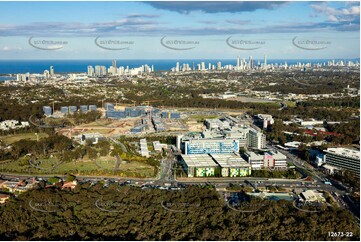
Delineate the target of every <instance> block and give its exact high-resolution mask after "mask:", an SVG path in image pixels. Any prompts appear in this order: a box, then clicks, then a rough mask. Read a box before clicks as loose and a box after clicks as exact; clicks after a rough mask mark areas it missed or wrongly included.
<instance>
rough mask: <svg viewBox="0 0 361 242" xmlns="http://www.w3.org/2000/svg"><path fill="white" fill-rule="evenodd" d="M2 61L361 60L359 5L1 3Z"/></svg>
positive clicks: (302, 3)
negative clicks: (240, 58)
mask: <svg viewBox="0 0 361 242" xmlns="http://www.w3.org/2000/svg"><path fill="white" fill-rule="evenodd" d="M0 9H1V10H0V11H1V21H0V59H1V60H8V59H189V58H193V59H194V58H197V59H231V58H235V57H236V56H241V57H244V58H248V57H249V56H253V57H254V58H263V56H264V55H267V57H268V58H269V59H332V58H336V59H337V58H343V59H350V58H360V5H359V2H358V1H353V2H352V1H351V2H350V1H348V2H344V1H340V2H328V1H323V2H314V1H313V2H306V1H305V2H304V1H297V2H281V1H268V2H263V1H243V2H214V1H213V2H167V1H162V2H150V1H148V2H140V1H138V2H0Z"/></svg>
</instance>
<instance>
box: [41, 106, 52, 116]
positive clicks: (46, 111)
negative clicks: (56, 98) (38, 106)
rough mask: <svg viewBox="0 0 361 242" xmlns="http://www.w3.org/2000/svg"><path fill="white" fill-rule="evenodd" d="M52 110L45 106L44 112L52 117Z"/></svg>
mask: <svg viewBox="0 0 361 242" xmlns="http://www.w3.org/2000/svg"><path fill="white" fill-rule="evenodd" d="M52 110H53V109H52V108H51V107H50V106H43V112H44V114H45V115H46V116H51V114H52Z"/></svg>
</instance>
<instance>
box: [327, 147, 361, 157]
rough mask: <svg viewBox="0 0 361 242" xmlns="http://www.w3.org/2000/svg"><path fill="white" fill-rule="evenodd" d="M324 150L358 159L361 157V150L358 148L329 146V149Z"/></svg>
mask: <svg viewBox="0 0 361 242" xmlns="http://www.w3.org/2000/svg"><path fill="white" fill-rule="evenodd" d="M324 152H326V153H330V154H335V155H340V156H344V157H348V158H352V159H357V160H359V159H360V151H358V150H351V149H347V148H327V150H324Z"/></svg>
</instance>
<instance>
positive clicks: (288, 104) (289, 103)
mask: <svg viewBox="0 0 361 242" xmlns="http://www.w3.org/2000/svg"><path fill="white" fill-rule="evenodd" d="M286 105H287V106H288V107H290V108H294V107H296V102H291V101H286Z"/></svg>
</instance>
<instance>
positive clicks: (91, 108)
mask: <svg viewBox="0 0 361 242" xmlns="http://www.w3.org/2000/svg"><path fill="white" fill-rule="evenodd" d="M89 111H97V105H89Z"/></svg>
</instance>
